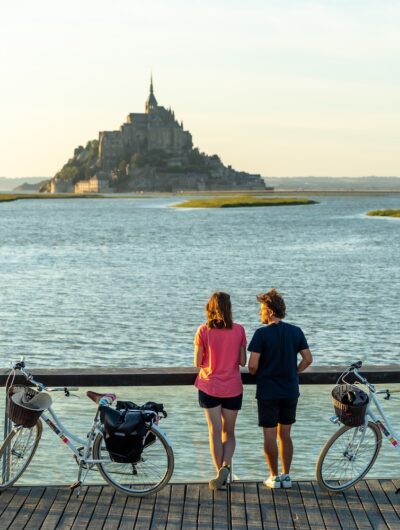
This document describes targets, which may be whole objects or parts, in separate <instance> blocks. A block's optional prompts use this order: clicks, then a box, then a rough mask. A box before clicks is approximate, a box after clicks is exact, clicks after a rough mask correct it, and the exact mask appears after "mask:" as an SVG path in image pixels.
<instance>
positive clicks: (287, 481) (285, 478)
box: [281, 474, 292, 488]
mask: <svg viewBox="0 0 400 530" xmlns="http://www.w3.org/2000/svg"><path fill="white" fill-rule="evenodd" d="M281 484H282V488H291V487H292V480H291V478H290V475H288V474H286V475H281Z"/></svg>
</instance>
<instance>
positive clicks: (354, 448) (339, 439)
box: [316, 361, 400, 492]
mask: <svg viewBox="0 0 400 530" xmlns="http://www.w3.org/2000/svg"><path fill="white" fill-rule="evenodd" d="M361 366H362V363H361V361H358V362H356V363H353V364H352V365H351V366H350V367H349V368H348V369H347V370H345V371H344V372H343V374H342V375H341V376H340V377H339V379H338V383H341V382H343V383H345V384H348V385H351V386H354V387H355V388H363V389H365V391H366V392H367V394H368V397H369V401H368V405H367V409H366V412H365V419H363V421H362V424H361V425H359V426H355V427H352V426H346V425H343V426H342V427H340V429H339V430H337V431H336V432H335V433H334V434H333V435H332V436H331V438H329V440H328V441H327V442H326V444H325V446H324V447H323V448H322V450H321V453H320V455H319V458H318V461H317V464H316V478H317V481H318V484H319V485H320V487H321V488H322V489H323V490H325V491H330V492H337V491H344V490H346V489H348V488H350V487H351V486H354V484H356V483H357V482H358V481H359V480H361V479H362V478H363V477H365V475H366V474H367V473H368V472H369V471H370V469H371V468H372V466H373V465H374V463H375V460H376V459H377V457H378V454H379V451H380V448H381V444H382V434H383V435H384V436H385V438H387V440H388V441H389V443H390V444H391V445H392V446H393V447H395V448H396V449H399V448H400V436H399V434H397V432H396V431H395V430H394V428H393V426H392V424H391V423H390V420H389V419H388V417H387V416H386V414H385V413H384V411H383V408H382V406H381V404H380V403H379V401H378V398H377V397H376V396H377V394H385V396H384V399H386V400H388V399H390V398H391V395H392V393H393V391H390V390H376V388H375V386H374V385H373V384H371V383H369V382H368V381H367V379H366V378H365V377H363V376H362V375H361V374H360V373H359V371H358V370H359V369H360V368H361ZM352 376H353V377H352ZM346 378H347V380H346ZM349 379H351V381H349ZM359 385H360V386H359ZM372 405H373V406H374V407H375V412H374V410H373V409H372ZM376 412H377V413H378V414H376ZM330 419H331V421H332V422H333V423H335V424H340V419H339V418H338V417H337V416H333V417H332V418H330Z"/></svg>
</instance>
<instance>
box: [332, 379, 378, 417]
mask: <svg viewBox="0 0 400 530" xmlns="http://www.w3.org/2000/svg"><path fill="white" fill-rule="evenodd" d="M332 400H333V406H334V409H335V414H336V416H337V417H338V418H339V421H340V422H341V423H343V425H347V426H348V427H359V426H360V425H363V424H364V422H365V413H366V411H367V407H368V402H369V397H368V394H367V393H366V392H364V391H363V390H361V389H360V388H357V387H356V386H354V385H348V384H342V385H336V386H335V387H334V389H333V390H332Z"/></svg>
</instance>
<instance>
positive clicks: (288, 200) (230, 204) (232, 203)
mask: <svg viewBox="0 0 400 530" xmlns="http://www.w3.org/2000/svg"><path fill="white" fill-rule="evenodd" d="M300 204H316V201H312V200H310V199H306V198H304V199H299V198H298V197H255V196H252V195H240V196H238V197H214V198H212V199H193V200H190V201H185V202H182V203H180V204H176V205H174V207H175V208H242V207H253V206H297V205H300Z"/></svg>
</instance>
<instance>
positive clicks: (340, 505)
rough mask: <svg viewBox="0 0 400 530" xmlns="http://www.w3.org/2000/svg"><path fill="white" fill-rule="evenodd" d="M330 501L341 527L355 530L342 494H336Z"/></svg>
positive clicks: (355, 527) (354, 524)
mask: <svg viewBox="0 0 400 530" xmlns="http://www.w3.org/2000/svg"><path fill="white" fill-rule="evenodd" d="M331 499H332V504H333V507H334V509H335V512H336V515H337V518H338V519H339V521H340V524H341V525H342V527H343V528H346V530H357V525H356V523H355V521H354V517H353V515H352V513H351V511H350V510H349V506H348V505H347V502H346V497H345V496H344V494H343V493H336V494H334V495H332V496H331Z"/></svg>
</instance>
